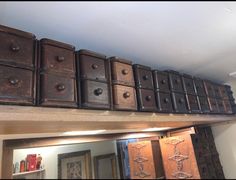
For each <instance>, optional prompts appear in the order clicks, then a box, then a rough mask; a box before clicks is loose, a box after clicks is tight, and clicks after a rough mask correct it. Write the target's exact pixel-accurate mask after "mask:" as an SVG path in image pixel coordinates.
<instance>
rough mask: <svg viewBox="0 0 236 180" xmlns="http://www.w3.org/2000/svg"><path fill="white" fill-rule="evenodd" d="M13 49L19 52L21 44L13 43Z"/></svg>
mask: <svg viewBox="0 0 236 180" xmlns="http://www.w3.org/2000/svg"><path fill="white" fill-rule="evenodd" d="M11 50H12V51H13V52H18V51H19V50H20V46H18V45H16V44H12V45H11Z"/></svg>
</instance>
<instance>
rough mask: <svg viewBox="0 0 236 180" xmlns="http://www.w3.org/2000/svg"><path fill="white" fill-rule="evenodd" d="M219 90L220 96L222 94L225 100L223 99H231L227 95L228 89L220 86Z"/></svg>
mask: <svg viewBox="0 0 236 180" xmlns="http://www.w3.org/2000/svg"><path fill="white" fill-rule="evenodd" d="M219 89H220V94H221V97H222V98H223V99H229V97H228V94H227V91H226V89H225V86H222V85H221V86H220V87H219Z"/></svg>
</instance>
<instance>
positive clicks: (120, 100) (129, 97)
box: [112, 85, 137, 110]
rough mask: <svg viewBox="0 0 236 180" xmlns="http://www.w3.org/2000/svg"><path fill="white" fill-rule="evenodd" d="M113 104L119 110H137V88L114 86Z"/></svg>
mask: <svg viewBox="0 0 236 180" xmlns="http://www.w3.org/2000/svg"><path fill="white" fill-rule="evenodd" d="M112 88H113V103H114V108H115V109H117V110H137V102H136V91H135V88H133V87H129V86H122V85H113V87H112Z"/></svg>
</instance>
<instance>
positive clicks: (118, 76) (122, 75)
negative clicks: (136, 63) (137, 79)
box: [111, 62, 135, 86]
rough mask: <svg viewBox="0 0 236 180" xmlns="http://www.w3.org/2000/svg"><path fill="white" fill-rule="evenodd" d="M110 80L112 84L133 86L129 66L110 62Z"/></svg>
mask: <svg viewBox="0 0 236 180" xmlns="http://www.w3.org/2000/svg"><path fill="white" fill-rule="evenodd" d="M111 73H112V80H113V83H114V84H121V85H127V86H134V84H135V83H134V75H133V69H132V66H131V65H128V64H124V63H120V62H112V71H111Z"/></svg>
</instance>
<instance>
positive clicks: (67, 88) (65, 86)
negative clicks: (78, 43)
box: [38, 39, 77, 107]
mask: <svg viewBox="0 0 236 180" xmlns="http://www.w3.org/2000/svg"><path fill="white" fill-rule="evenodd" d="M38 67H39V73H38V74H39V81H38V92H39V93H38V96H39V97H38V99H39V102H38V103H39V105H41V106H59V107H77V92H76V77H75V72H76V67H75V47H74V46H71V45H69V44H65V43H62V42H58V41H54V40H51V39H41V40H40V42H39V64H38Z"/></svg>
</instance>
